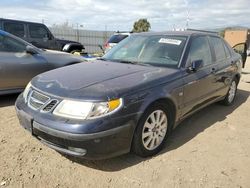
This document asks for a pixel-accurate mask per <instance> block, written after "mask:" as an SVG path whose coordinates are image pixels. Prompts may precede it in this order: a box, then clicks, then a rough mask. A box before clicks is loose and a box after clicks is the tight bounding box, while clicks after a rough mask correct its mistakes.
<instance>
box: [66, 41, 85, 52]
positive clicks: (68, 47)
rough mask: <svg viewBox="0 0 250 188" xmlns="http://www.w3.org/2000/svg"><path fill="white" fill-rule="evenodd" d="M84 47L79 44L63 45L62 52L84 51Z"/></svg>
mask: <svg viewBox="0 0 250 188" xmlns="http://www.w3.org/2000/svg"><path fill="white" fill-rule="evenodd" d="M84 49H85V48H84V46H83V45H82V44H79V43H67V44H65V45H64V47H63V49H62V51H63V52H72V51H73V50H77V51H82V50H84Z"/></svg>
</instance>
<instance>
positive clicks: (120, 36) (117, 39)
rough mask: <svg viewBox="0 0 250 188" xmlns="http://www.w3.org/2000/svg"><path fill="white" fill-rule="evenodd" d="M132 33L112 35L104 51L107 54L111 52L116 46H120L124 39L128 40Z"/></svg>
mask: <svg viewBox="0 0 250 188" xmlns="http://www.w3.org/2000/svg"><path fill="white" fill-rule="evenodd" d="M130 35H131V33H130V32H119V31H118V32H116V33H114V35H112V36H111V37H110V38H109V39H108V41H107V42H106V43H105V44H104V50H105V53H106V52H107V51H109V50H110V49H111V48H113V47H114V46H115V45H116V44H118V43H119V42H120V41H122V40H123V39H125V38H127V37H128V36H130Z"/></svg>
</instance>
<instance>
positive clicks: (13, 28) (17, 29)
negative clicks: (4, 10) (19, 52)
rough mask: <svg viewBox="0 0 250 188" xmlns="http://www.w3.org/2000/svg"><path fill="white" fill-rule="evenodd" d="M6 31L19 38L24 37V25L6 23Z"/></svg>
mask: <svg viewBox="0 0 250 188" xmlns="http://www.w3.org/2000/svg"><path fill="white" fill-rule="evenodd" d="M4 30H5V31H7V32H9V33H11V34H13V35H15V36H18V37H24V35H25V34H24V25H23V24H21V23H13V22H5V23H4Z"/></svg>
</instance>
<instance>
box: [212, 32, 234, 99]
mask: <svg viewBox="0 0 250 188" xmlns="http://www.w3.org/2000/svg"><path fill="white" fill-rule="evenodd" d="M209 41H210V45H211V49H212V53H213V59H214V62H215V64H216V72H215V73H214V74H215V76H216V77H215V86H216V93H215V95H216V97H221V96H224V95H225V94H226V93H227V89H228V85H229V84H230V82H231V78H232V74H233V64H234V62H232V59H231V54H230V51H229V49H228V47H227V46H226V44H225V43H224V41H223V40H222V39H221V38H220V37H215V36H211V37H209Z"/></svg>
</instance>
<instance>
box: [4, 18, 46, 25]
mask: <svg viewBox="0 0 250 188" xmlns="http://www.w3.org/2000/svg"><path fill="white" fill-rule="evenodd" d="M1 20H2V21H10V22H22V23H30V24H43V23H39V22H30V21H23V20H13V19H6V18H0V21H1Z"/></svg>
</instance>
